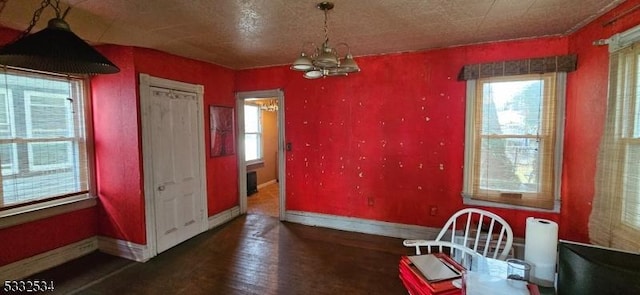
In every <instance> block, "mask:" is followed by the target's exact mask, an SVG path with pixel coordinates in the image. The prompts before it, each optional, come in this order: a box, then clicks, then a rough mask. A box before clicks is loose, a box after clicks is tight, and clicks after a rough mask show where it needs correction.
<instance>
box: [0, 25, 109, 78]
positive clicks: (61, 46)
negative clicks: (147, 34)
mask: <svg viewBox="0 0 640 295" xmlns="http://www.w3.org/2000/svg"><path fill="white" fill-rule="evenodd" d="M0 64H1V65H7V66H13V67H19V68H27V69H33V70H39V71H45V72H54V73H63V74H89V75H95V74H113V73H117V72H120V69H119V68H118V67H117V66H116V65H114V64H113V63H112V62H110V61H109V60H108V59H107V58H106V57H104V56H103V55H102V54H100V53H99V52H98V51H97V50H95V49H94V48H93V47H91V45H89V44H88V43H87V42H85V41H84V40H82V39H80V37H78V36H76V34H74V33H73V32H71V30H70V29H69V25H68V24H67V23H66V22H65V21H64V20H62V19H61V18H54V19H51V20H50V21H49V24H48V26H47V28H45V29H43V30H42V31H40V32H37V33H35V34H31V35H27V36H25V37H23V38H21V39H18V40H16V41H15V42H13V43H10V44H7V45H5V46H4V47H2V48H0Z"/></svg>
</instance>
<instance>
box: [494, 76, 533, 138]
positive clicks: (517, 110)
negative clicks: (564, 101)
mask: <svg viewBox="0 0 640 295" xmlns="http://www.w3.org/2000/svg"><path fill="white" fill-rule="evenodd" d="M543 84H544V83H543V82H542V81H541V80H528V81H510V82H491V83H485V84H484V87H483V101H482V103H483V105H482V134H513V135H525V134H537V133H538V132H539V130H540V121H541V120H540V118H541V117H540V115H541V110H542V107H543V106H542V96H541V94H542V89H543V88H542V87H544V85H543Z"/></svg>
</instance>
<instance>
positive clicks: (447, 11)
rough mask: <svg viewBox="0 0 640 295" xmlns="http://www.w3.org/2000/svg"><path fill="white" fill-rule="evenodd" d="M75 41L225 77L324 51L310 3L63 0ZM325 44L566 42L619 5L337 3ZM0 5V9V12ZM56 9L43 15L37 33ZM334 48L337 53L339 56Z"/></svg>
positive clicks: (25, 11)
mask: <svg viewBox="0 0 640 295" xmlns="http://www.w3.org/2000/svg"><path fill="white" fill-rule="evenodd" d="M3 1H6V3H5V7H4V9H3V10H2V11H0V25H2V26H5V27H10V28H14V29H18V30H24V29H26V28H27V26H28V24H29V21H30V20H31V17H32V15H33V12H34V11H35V10H36V9H37V8H38V7H40V2H41V0H0V4H1V2H3ZM61 2H63V3H66V4H62V5H61V6H62V7H63V9H64V8H66V7H67V6H68V5H71V6H72V9H71V10H70V12H69V14H68V16H67V17H66V20H67V22H68V23H69V25H70V26H71V29H72V30H73V31H74V32H75V33H76V34H77V35H78V36H80V37H81V38H83V39H85V40H87V41H89V42H92V43H111V44H120V45H133V46H140V47H147V48H154V49H158V50H161V51H165V52H169V53H173V54H176V55H180V56H184V57H189V58H193V59H197V60H203V61H208V62H211V63H214V64H218V65H222V66H225V67H228V68H232V69H246V68H255V67H265V66H272V65H282V64H288V63H291V62H292V61H293V60H294V59H295V57H296V56H297V55H298V54H299V52H300V49H301V48H302V44H303V42H304V41H311V42H314V43H316V44H318V43H322V41H323V38H324V37H323V36H324V31H323V22H324V15H323V12H322V11H321V10H319V9H317V8H315V6H316V4H317V2H320V1H314V0H215V1H213V0H61ZM333 2H334V3H335V8H334V9H333V10H331V11H330V12H329V21H328V26H329V39H330V44H332V45H335V44H337V43H340V42H347V43H348V44H349V45H350V46H351V52H352V53H353V55H355V56H356V57H357V56H363V55H376V54H384V53H394V52H407V51H419V50H425V49H431V48H440V47H449V46H456V45H465V44H473V43H481V42H491V41H500V40H510V39H521V38H533V37H541V36H555V35H565V34H568V33H571V32H573V31H575V30H576V29H578V28H580V27H582V26H583V25H585V24H586V23H588V22H589V21H591V20H593V19H594V18H595V17H597V16H600V15H601V14H603V13H604V12H606V11H608V10H610V9H611V8H613V7H615V6H616V5H618V4H620V3H621V2H623V0H403V1H400V0H334V1H333ZM0 7H1V6H0ZM52 16H53V10H52V9H50V8H48V9H46V10H45V12H44V13H43V15H42V17H41V20H40V21H39V23H38V25H37V26H36V29H34V31H36V30H39V29H41V28H43V27H44V26H45V25H46V22H47V20H48V19H50V18H52ZM339 49H340V48H339Z"/></svg>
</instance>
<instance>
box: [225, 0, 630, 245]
mask: <svg viewBox="0 0 640 295" xmlns="http://www.w3.org/2000/svg"><path fill="white" fill-rule="evenodd" d="M638 2H640V1H635V0H634V1H629V2H627V3H625V4H624V5H621V6H620V7H618V8H616V9H614V10H613V11H611V12H610V13H607V14H606V15H605V16H603V17H601V18H600V19H598V20H596V21H594V22H593V23H591V24H590V25H589V26H587V27H586V28H585V29H583V30H580V31H579V32H577V33H576V34H574V35H571V36H569V37H564V38H541V39H535V40H522V41H510V42H498V43H491V44H482V45H473V46H462V47H456V48H447V49H440V50H432V51H426V52H420V53H410V54H399V55H386V56H376V57H363V58H358V59H357V61H358V64H359V65H360V67H361V68H362V72H361V73H358V74H354V75H351V76H349V77H346V78H327V79H321V80H313V81H310V80H305V79H304V78H302V76H301V75H300V74H299V73H297V72H293V71H291V70H289V68H288V67H286V66H282V67H271V68H264V69H254V70H245V71H241V72H239V73H238V75H237V79H236V87H237V90H238V91H250V90H260V89H271V88H283V89H284V93H285V102H286V106H285V117H286V121H287V123H286V127H285V132H286V137H287V139H286V141H287V142H291V143H292V144H293V150H292V151H291V152H288V153H287V158H286V159H287V182H286V183H287V188H286V189H287V209H288V210H300V211H309V212H318V213H327V214H335V215H340V216H350V217H359V218H366V219H374V220H381V221H390V222H398V223H405V224H417V225H424V226H432V227H439V226H442V224H443V223H444V222H445V220H446V219H447V218H448V217H449V216H450V215H451V214H452V213H453V212H455V211H456V210H458V209H460V208H462V207H463V205H462V200H461V197H460V192H461V190H462V178H463V177H462V169H463V167H462V166H463V160H464V158H463V151H464V120H465V114H464V111H465V105H464V103H465V86H466V85H465V83H464V82H459V81H456V77H457V74H458V71H459V70H460V69H461V67H462V66H463V65H465V64H475V63H481V62H490V61H501V60H510V59H520V58H531V57H542V56H551V55H560V54H569V53H572V54H573V53H577V54H578V70H577V71H575V72H572V73H569V74H568V85H567V116H566V123H565V124H566V131H565V150H564V156H563V175H562V181H563V183H562V193H561V194H562V208H561V212H560V213H559V214H552V213H540V212H535V211H525V210H510V209H495V208H488V209H489V210H491V211H493V212H496V213H498V214H500V215H502V216H503V217H504V218H505V219H506V220H507V221H508V222H509V223H510V224H511V225H512V226H513V228H514V232H515V234H516V235H517V236H524V231H525V220H526V217H528V216H535V217H541V218H548V219H551V220H554V221H557V222H558V223H559V225H560V233H559V234H560V237H561V238H563V239H570V240H577V241H583V242H587V241H588V217H589V214H590V213H591V201H592V200H593V191H594V175H595V163H596V157H597V150H598V146H599V143H600V138H601V135H602V129H603V124H604V112H605V106H606V90H607V84H608V80H607V76H608V75H607V67H608V55H607V48H606V47H600V48H598V47H594V46H592V45H591V42H593V41H594V40H596V39H600V38H608V37H610V36H611V35H612V34H614V33H616V32H620V31H623V30H624V29H627V28H629V27H631V26H634V25H637V24H638V20H639V19H640V17H639V16H638V12H636V13H634V14H631V15H628V16H626V17H625V18H623V19H621V20H620V21H618V22H616V23H615V24H614V25H612V26H608V27H605V28H603V27H602V22H603V21H604V20H608V19H610V18H611V17H613V16H616V15H620V14H621V13H622V12H623V11H625V10H626V9H628V8H630V7H632V6H634V5H637V4H638ZM370 200H371V201H373V205H369V202H370ZM432 206H436V207H437V208H438V213H437V215H436V216H429V214H428V213H427V212H430V208H431V207H432Z"/></svg>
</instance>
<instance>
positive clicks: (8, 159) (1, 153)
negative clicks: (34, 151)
mask: <svg viewBox="0 0 640 295" xmlns="http://www.w3.org/2000/svg"><path fill="white" fill-rule="evenodd" d="M17 158H18V154H17V148H16V144H15V143H5V144H0V160H1V161H2V175H3V176H4V175H11V174H14V173H16V172H17V171H18V163H17Z"/></svg>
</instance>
